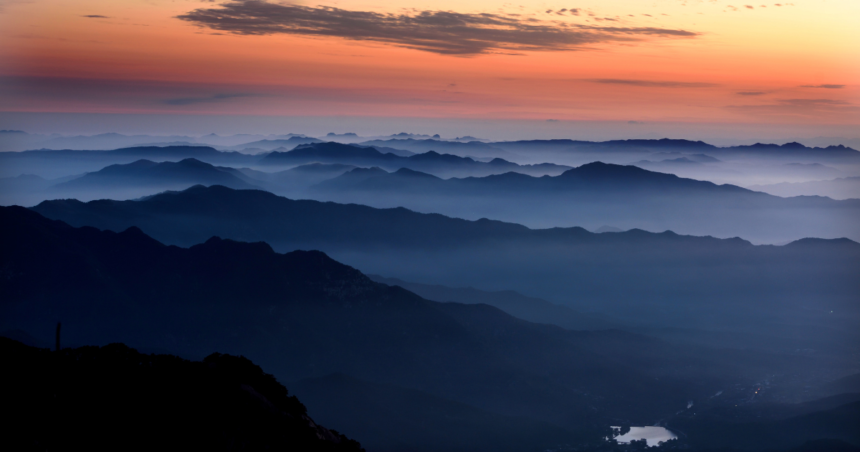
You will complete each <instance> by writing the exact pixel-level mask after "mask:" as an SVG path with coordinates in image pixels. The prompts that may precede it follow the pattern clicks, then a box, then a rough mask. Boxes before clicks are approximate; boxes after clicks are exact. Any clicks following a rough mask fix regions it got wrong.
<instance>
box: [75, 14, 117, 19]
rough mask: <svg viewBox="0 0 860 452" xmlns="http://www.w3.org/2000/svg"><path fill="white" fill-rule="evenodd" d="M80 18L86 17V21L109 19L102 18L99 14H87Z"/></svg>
mask: <svg viewBox="0 0 860 452" xmlns="http://www.w3.org/2000/svg"><path fill="white" fill-rule="evenodd" d="M81 17H86V18H87V19H110V17H108V16H102V15H101V14H87V15H85V16H81Z"/></svg>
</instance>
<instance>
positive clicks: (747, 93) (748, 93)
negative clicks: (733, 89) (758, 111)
mask: <svg viewBox="0 0 860 452" xmlns="http://www.w3.org/2000/svg"><path fill="white" fill-rule="evenodd" d="M735 94H737V95H738V96H761V95H763V94H767V93H765V92H764V91H741V92H738V93H735Z"/></svg>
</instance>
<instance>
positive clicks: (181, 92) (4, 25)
mask: <svg viewBox="0 0 860 452" xmlns="http://www.w3.org/2000/svg"><path fill="white" fill-rule="evenodd" d="M858 18H860V1H857V0H794V1H793V2H790V3H774V2H772V1H771V2H768V3H761V2H758V3H743V2H738V1H735V0H731V1H725V0H653V1H648V0H600V1H598V0H578V1H572V0H571V1H568V0H565V1H555V0H553V1H547V2H529V3H521V2H504V1H499V2H496V1H489V0H459V1H451V0H435V1H423V0H422V1H409V2H406V1H392V0H376V1H346V0H342V1H333V2H324V3H316V2H313V1H310V2H307V1H302V2H265V1H235V2H219V1H214V2H208V1H193V0H187V1H186V0H174V1H167V0H75V1H72V2H70V1H67V0H0V43H2V45H0V111H2V112H81V113H171V114H204V115H205V114H230V115H286V116H298V115H313V116H341V117H342V116H347V117H348V116H362V117H368V116H369V117H428V118H464V119H476V118H482V119H505V120H508V119H528V120H562V121H564V120H585V121H589V120H591V121H643V122H652V121H657V122H660V121H664V122H675V123H677V122H690V123H696V122H700V123H721V122H722V123H746V124H750V123H752V124H757V123H760V124H806V125H808V124H842V125H854V124H856V125H860V27H858V26H857V25H858ZM0 128H2V127H0Z"/></svg>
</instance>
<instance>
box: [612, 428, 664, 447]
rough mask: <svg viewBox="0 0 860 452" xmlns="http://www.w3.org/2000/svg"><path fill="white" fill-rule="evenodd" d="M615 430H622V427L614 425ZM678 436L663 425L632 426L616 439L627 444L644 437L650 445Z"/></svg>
mask: <svg viewBox="0 0 860 452" xmlns="http://www.w3.org/2000/svg"><path fill="white" fill-rule="evenodd" d="M612 429H613V430H621V427H615V426H613V427H612ZM675 438H677V436H676V435H675V434H674V433H672V432H671V431H669V430H667V429H665V428H663V427H630V431H629V432H627V433H625V434H623V435H620V436H616V437H615V441H618V442H619V443H621V444H627V443H629V442H630V441H633V440H637V441H638V440H641V439H644V440H645V442H646V443H647V444H648V447H651V446H656V445H657V444H658V443H662V442H663V441H669V440H670V439H675Z"/></svg>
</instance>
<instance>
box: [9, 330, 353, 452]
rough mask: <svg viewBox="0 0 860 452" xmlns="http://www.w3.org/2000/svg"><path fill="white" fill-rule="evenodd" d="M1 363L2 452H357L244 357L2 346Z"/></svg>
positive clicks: (115, 347) (114, 348) (124, 348)
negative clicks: (158, 451) (195, 357)
mask: <svg viewBox="0 0 860 452" xmlns="http://www.w3.org/2000/svg"><path fill="white" fill-rule="evenodd" d="M0 359H2V361H3V367H4V371H3V379H4V384H5V385H6V388H5V389H4V396H3V410H4V412H6V413H7V414H9V415H11V416H10V417H8V418H7V419H6V421H4V424H5V425H4V427H5V428H4V434H3V437H2V438H0V444H2V445H3V448H4V449H6V450H95V451H109V450H110V451H113V450H155V449H164V448H167V449H172V450H253V451H256V450H260V451H262V450H283V451H286V450H314V451H331V452H336V451H344V452H346V451H355V452H358V451H362V450H363V449H362V448H361V446H360V445H359V444H358V443H357V442H356V441H353V440H350V439H348V438H346V437H345V436H343V435H341V434H339V433H337V432H336V431H332V430H329V429H327V428H325V427H322V426H319V425H317V424H316V423H314V421H313V420H312V419H311V418H310V417H308V415H307V410H306V409H305V406H304V405H302V403H301V402H299V400H298V399H296V398H295V396H288V394H287V389H286V388H284V387H283V386H282V385H281V384H279V383H278V382H277V381H276V380H275V378H274V377H272V376H271V375H269V374H266V373H264V372H263V370H262V369H261V368H260V367H259V366H256V365H254V364H253V363H252V362H251V361H249V360H248V359H246V358H243V357H235V356H230V355H222V354H218V353H215V354H212V355H209V356H208V357H206V358H205V359H204V360H203V361H202V362H196V361H187V360H184V359H181V358H178V357H176V356H170V355H155V354H152V355H145V354H141V353H138V352H137V351H136V350H133V349H131V348H128V347H127V346H125V345H123V344H111V345H107V346H104V347H101V348H100V347H81V348H64V349H62V350H59V351H53V352H52V351H49V350H46V349H38V348H34V347H29V346H26V345H24V344H21V343H19V342H16V341H13V340H11V339H6V338H3V337H0Z"/></svg>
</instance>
